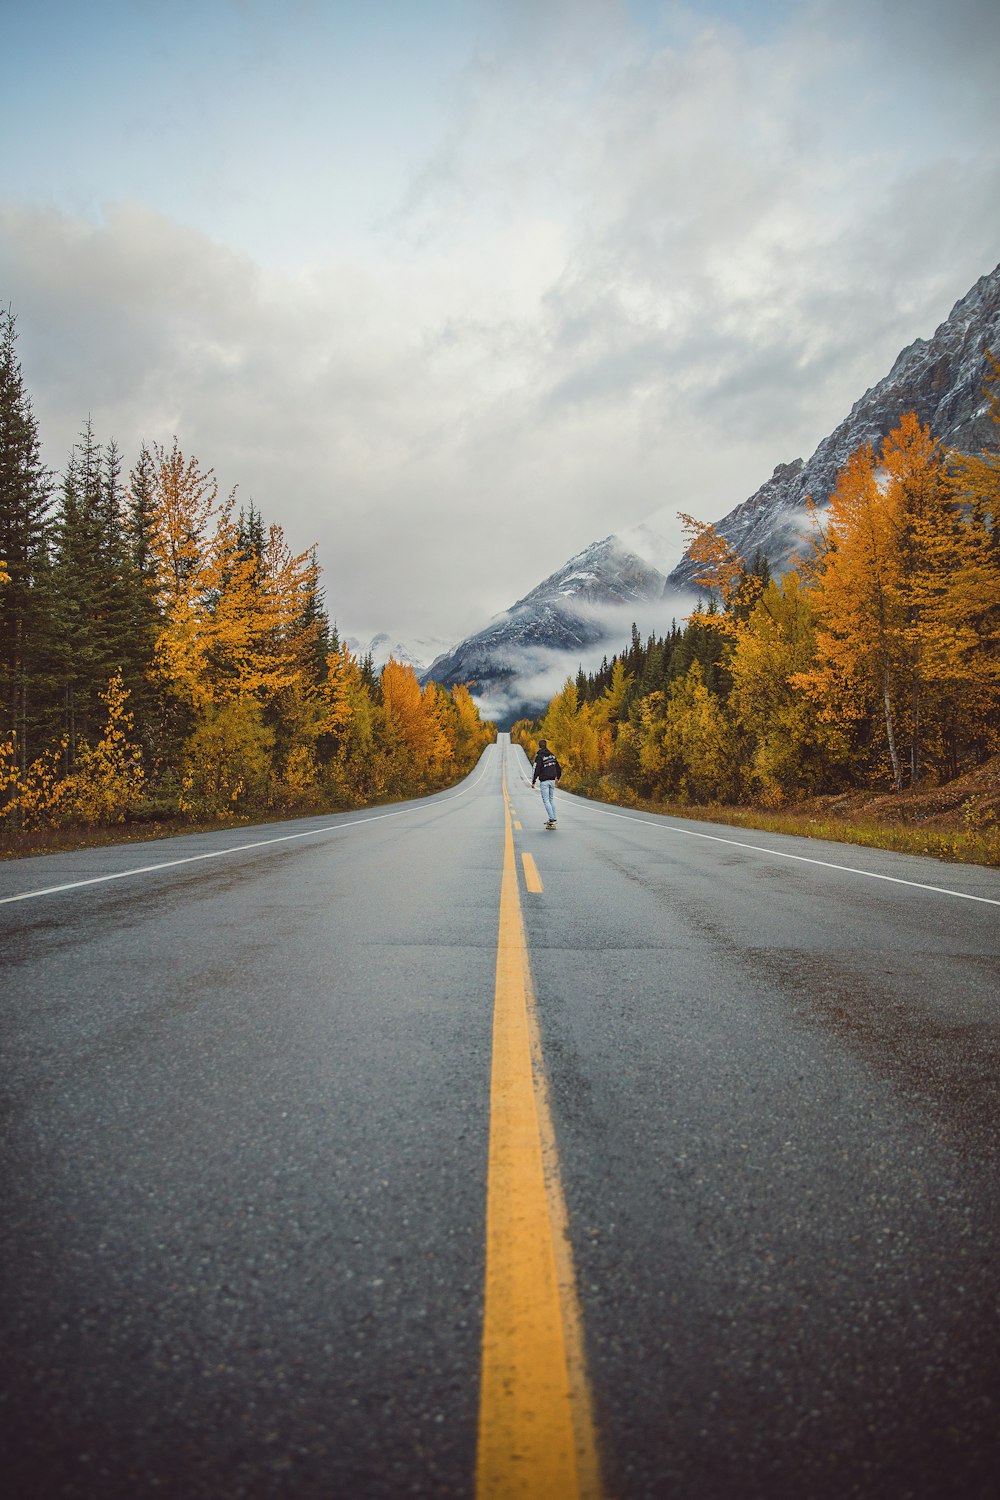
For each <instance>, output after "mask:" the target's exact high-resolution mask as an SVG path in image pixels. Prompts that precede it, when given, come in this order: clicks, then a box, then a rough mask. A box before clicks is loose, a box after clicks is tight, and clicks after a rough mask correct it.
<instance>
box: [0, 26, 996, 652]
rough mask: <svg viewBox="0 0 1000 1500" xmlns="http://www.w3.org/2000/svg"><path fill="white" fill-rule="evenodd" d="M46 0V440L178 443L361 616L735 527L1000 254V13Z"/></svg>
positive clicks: (35, 234)
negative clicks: (84, 429)
mask: <svg viewBox="0 0 1000 1500" xmlns="http://www.w3.org/2000/svg"><path fill="white" fill-rule="evenodd" d="M22 9H23V10H24V11H25V13H26V14H25V15H23V16H21V17H20V18H19V19H18V20H17V21H16V23H15V24H14V26H13V32H12V38H11V52H10V56H9V58H8V68H9V69H12V70H13V72H14V74H15V76H16V79H17V84H16V87H15V89H14V96H13V100H12V110H13V116H14V117H16V118H17V119H18V122H19V125H20V127H21V128H20V129H19V133H18V139H17V143H16V149H15V150H14V154H15V155H16V157H17V162H16V167H15V168H14V169H12V171H11V172H10V173H8V174H7V181H8V189H7V190H6V191H5V192H4V193H3V194H2V195H0V297H2V299H3V300H4V302H9V303H10V304H11V305H12V306H13V307H14V310H15V312H16V313H17V314H18V319H19V329H20V333H21V343H20V350H21V356H22V361H23V365H24V369H25V373H26V376H27V379H28V382H29V386H30V388H31V390H32V393H33V396H34V401H35V408H36V412H37V414H38V417H39V421H40V425H41V430H42V436H43V440H44V442H45V448H46V456H47V459H48V461H49V462H50V463H51V464H52V465H53V466H54V467H56V468H61V467H62V465H63V463H64V462H65V459H66V456H67V454H68V451H69V447H70V445H71V444H72V442H73V440H74V436H75V434H76V433H78V432H79V429H80V427H81V426H82V424H83V422H84V420H85V419H86V417H87V415H88V413H91V414H92V416H93V420H94V424H95V428H96V431H97V433H98V435H99V436H100V437H102V438H105V439H106V438H110V437H112V436H114V437H116V438H117V439H118V441H119V443H120V444H121V445H122V446H123V448H124V449H125V451H126V453H127V454H128V455H129V456H130V457H131V456H132V455H133V454H134V452H135V450H136V449H137V447H138V444H139V442H140V441H142V440H143V439H145V440H147V441H153V440H158V441H163V442H169V441H170V438H171V436H172V434H174V433H176V434H177V437H178V439H179V441H180V443H181V446H182V448H183V449H184V450H185V451H187V452H191V453H194V454H196V455H197V456H198V458H199V459H200V460H201V461H202V462H203V463H205V464H210V465H212V466H214V468H215V470H216V472H217V474H218V477H219V480H220V484H221V485H222V486H223V488H225V489H228V488H229V487H230V486H232V485H233V484H235V483H238V484H239V486H240V494H241V495H242V496H243V497H244V499H246V500H249V499H250V498H253V500H254V501H255V502H256V503H257V505H258V506H259V507H260V508H261V509H262V511H263V512H264V515H265V517H266V518H267V519H269V520H279V521H280V522H281V523H282V524H283V525H284V527H285V530H286V533H287V535H288V538H289V540H290V542H292V544H293V545H295V546H296V547H305V546H307V545H309V544H310V543H312V542H313V541H315V542H317V543H318V545H319V553H320V560H321V562H322V564H323V568H324V577H325V583H326V588H327V595H328V604H329V607H330V609H331V612H332V614H333V615H334V616H335V617H336V618H337V620H338V622H339V623H340V624H341V626H342V628H343V629H344V630H345V632H347V633H350V634H353V635H356V636H359V637H362V638H365V637H367V636H370V635H373V634H374V633H375V632H376V631H379V630H385V631H387V632H389V633H390V635H392V636H393V637H400V638H402V639H404V640H405V639H407V638H408V637H409V638H413V637H423V638H426V637H428V636H438V637H441V638H443V639H446V640H458V639H459V638H460V637H462V636H463V635H465V634H467V633H469V632H470V631H472V630H474V629H477V628H478V627H480V626H481V625H483V624H484V623H485V621H486V620H487V619H488V618H489V617H490V616H491V615H492V614H494V613H495V612H497V611H499V610H501V609H503V608H504V607H505V606H506V605H509V604H510V603H512V602H513V600H514V599H516V598H518V597H520V596H521V595H523V594H525V593H527V592H528V591H529V590H530V589H531V588H532V587H533V586H534V585H535V584H536V583H538V582H539V581H540V580H541V579H542V578H543V577H544V576H545V575H546V574H547V573H549V572H551V571H552V570H554V569H555V568H556V567H558V566H559V565H560V564H561V563H563V562H564V561H565V560H566V559H567V558H568V557H569V556H571V555H572V554H573V553H575V552H576V551H578V550H580V549H581V548H582V547H584V546H586V545H587V544H588V543H589V542H591V541H593V540H595V539H597V538H599V537H601V536H604V535H606V534H607V533H609V532H612V531H617V530H623V529H625V528H626V527H629V526H631V525H633V524H635V523H638V522H640V521H642V520H643V518H644V517H645V516H647V515H649V514H650V513H652V512H655V511H660V510H662V509H664V508H666V510H667V513H668V514H670V511H671V507H672V508H673V509H677V510H679V509H683V510H687V511H692V512H694V513H695V514H696V515H699V516H701V517H704V518H706V519H715V518H717V517H718V516H720V515H721V514H722V513H723V512H725V511H726V510H728V509H730V508H731V506H732V505H734V504H736V503H738V502H739V501H741V500H743V499H744V498H745V497H746V496H747V495H749V494H750V493H751V492H752V491H753V490H754V489H756V488H757V486H758V485H759V484H760V483H761V482H762V481H763V480H764V479H765V478H767V477H768V476H769V474H770V473H771V471H772V469H773V468H774V465H775V464H777V463H779V462H785V461H788V460H790V459H793V458H795V457H798V456H802V457H807V456H808V455H809V453H811V451H812V449H813V448H814V447H815V445H816V443H817V442H818V441H819V440H820V438H822V437H823V436H825V435H826V433H827V432H829V431H830V429H831V428H832V427H833V426H834V425H835V424H836V423H837V422H838V421H839V420H840V419H841V418H842V417H843V416H844V415H845V413H846V412H847V410H848V409H849V407H850V406H851V404H852V403H853V401H854V400H855V399H856V398H857V397H858V396H859V395H860V394H861V393H862V392H863V391H864V390H865V389H866V388H867V387H868V386H870V385H871V384H873V383H874V381H876V380H877V379H879V378H880V377H881V376H882V375H883V374H885V373H886V371H887V370H888V368H889V365H890V364H891V362H892V360H893V359H894V357H895V355H896V354H897V353H898V351H899V349H900V348H901V347H903V346H904V345H905V344H907V343H909V342H911V341H912V340H913V339H914V338H915V337H918V336H923V337H926V336H929V335H930V334H931V333H932V332H933V330H934V327H935V326H936V324H937V323H939V322H940V321H942V320H943V319H944V318H945V317H946V316H947V314H948V312H949V311H950V308H951V306H952V304H953V303H954V302H955V301H956V300H957V298H958V297H960V296H961V295H963V294H964V293H965V292H966V291H967V290H968V288H969V287H970V286H971V285H972V283H973V282H974V281H975V280H976V279H977V278H978V277H979V276H980V275H983V274H984V273H986V272H988V271H990V270H992V269H993V267H994V266H995V265H996V263H997V261H998V259H1000V99H998V96H1000V90H997V88H996V86H995V80H996V74H997V64H998V62H1000V7H998V6H996V4H995V3H994V0H952V3H951V4H949V6H948V7H943V6H940V5H939V4H937V3H932V0H816V3H800V4H793V3H784V4H782V3H773V4H770V5H766V4H765V5H760V4H753V5H751V4H746V3H740V0H718V3H715V4H712V3H695V4H691V5H688V6H681V5H674V4H658V3H655V0H635V3H632V4H627V3H625V0H530V3H528V0H507V3H501V0H495V3H487V0H481V3H475V0H468V3H463V0H448V3H442V4H440V5H434V4H428V5H426V6H420V7H413V6H407V5H404V4H402V3H391V0H387V3H386V4H384V5H381V6H375V7H356V6H354V5H353V4H352V5H346V4H344V5H341V4H334V3H329V4H324V3H322V0H315V3H306V0H302V3H299V4H288V5H279V4H272V3H264V0H258V3H255V0H241V3H239V4H236V3H234V4H232V5H230V4H225V3H221V0H214V3H209V4H205V5H188V6H185V5H181V6H179V7H178V6H177V5H171V6H169V7H168V6H166V5H164V6H162V7H161V6H159V5H155V4H154V5H149V6H142V7H134V6H132V7H130V6H127V5H116V4H109V5H107V6H105V7H102V6H98V7H96V20H95V24H93V25H92V26H91V27H90V29H89V30H85V29H83V27H82V25H81V24H80V21H79V17H78V16H77V12H78V11H80V10H81V8H80V7H78V6H74V5H71V4H69V3H66V4H62V3H55V0H38V3H36V5H34V6H32V7H23V8H22ZM137 12H139V13H141V16H137V14H136V13H137ZM358 12H361V14H360V15H359V14H358ZM85 14H86V15H87V16H88V17H92V16H93V12H92V11H85ZM415 15H418V16H419V21H418V20H417V19H415ZM98 58H100V60H101V74H100V79H101V82H100V84H99V85H97V87H98V88H99V92H100V97H99V100H98V102H97V104H96V105H95V106H94V107H93V108H89V109H88V108H86V107H85V104H86V101H87V98H88V96H87V94H86V91H83V92H81V91H80V79H81V77H82V78H85V79H89V82H90V84H91V95H90V98H91V99H93V88H94V86H95V73H94V66H95V64H96V61H97V59H98ZM119 79H120V80H121V84H120V87H116V80H119ZM676 541H677V549H678V552H679V550H680V545H681V540H680V533H679V530H678V532H677V534H676Z"/></svg>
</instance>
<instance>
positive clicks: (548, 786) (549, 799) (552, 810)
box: [538, 781, 556, 823]
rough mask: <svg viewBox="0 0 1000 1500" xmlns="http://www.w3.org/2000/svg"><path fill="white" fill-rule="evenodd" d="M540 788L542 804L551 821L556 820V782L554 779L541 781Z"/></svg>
mask: <svg viewBox="0 0 1000 1500" xmlns="http://www.w3.org/2000/svg"><path fill="white" fill-rule="evenodd" d="M538 787H539V790H540V791H541V794H542V806H543V807H544V808H545V815H546V817H547V818H548V820H549V822H550V823H554V822H555V820H556V795H555V794H556V784H555V782H554V781H540V782H539V783H538Z"/></svg>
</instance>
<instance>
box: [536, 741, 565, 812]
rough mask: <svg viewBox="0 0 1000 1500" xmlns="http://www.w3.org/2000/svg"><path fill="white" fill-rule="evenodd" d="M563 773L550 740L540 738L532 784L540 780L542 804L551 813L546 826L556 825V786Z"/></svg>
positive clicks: (539, 787)
mask: <svg viewBox="0 0 1000 1500" xmlns="http://www.w3.org/2000/svg"><path fill="white" fill-rule="evenodd" d="M561 775H562V766H561V765H560V764H559V762H558V761H557V760H556V758H555V756H554V755H553V754H552V751H551V750H550V749H549V746H548V741H547V740H539V741H538V753H537V754H536V756H535V767H534V775H533V776H532V778H531V785H532V786H534V784H535V782H536V781H537V782H538V789H539V791H540V792H541V794H542V806H543V807H544V808H545V811H546V812H547V813H548V815H549V816H548V822H547V823H546V824H545V826H546V828H554V827H555V826H556V798H555V788H556V783H557V782H558V780H559V778H560V776H561Z"/></svg>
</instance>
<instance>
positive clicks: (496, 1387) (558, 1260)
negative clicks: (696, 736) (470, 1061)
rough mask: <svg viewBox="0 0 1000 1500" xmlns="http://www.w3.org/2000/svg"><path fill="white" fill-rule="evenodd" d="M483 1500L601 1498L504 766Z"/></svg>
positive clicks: (479, 1462) (479, 1479)
mask: <svg viewBox="0 0 1000 1500" xmlns="http://www.w3.org/2000/svg"><path fill="white" fill-rule="evenodd" d="M503 796H504V805H505V809H506V817H505V820H504V825H505V826H504V862H503V878H502V882H501V892H500V925H499V933H498V939H497V968H496V1002H495V1006H494V1012H493V1065H492V1074H491V1080H490V1147H489V1174H488V1179H487V1193H486V1283H485V1306H484V1313H483V1351H482V1384H481V1388H480V1404H479V1438H478V1450H477V1458H476V1497H477V1500H514V1497H515V1496H516V1497H530V1500H584V1497H587V1500H597V1497H599V1496H600V1493H601V1490H600V1478H599V1470H598V1462H597V1447H596V1439H595V1436H594V1424H593V1416H592V1412H591V1401H590V1392H589V1387H588V1383H587V1378H586V1370H585V1367H584V1362H583V1339H582V1333H581V1321H580V1310H579V1303H578V1301H577V1296H576V1290H575V1278H574V1275H573V1266H572V1251H571V1249H570V1244H569V1239H568V1237H567V1233H566V1225H567V1216H566V1207H565V1202H564V1200H563V1196H562V1188H561V1185H560V1182H559V1172H558V1160H557V1156H556V1150H555V1136H554V1133H553V1130H552V1122H551V1118H550V1116H549V1112H548V1101H547V1094H546V1090H545V1086H544V1072H543V1068H542V1060H541V1049H540V1046H539V1041H538V1029H537V1023H536V1021H535V1017H534V996H533V992H532V986H531V971H530V966H529V962H528V951H527V943H526V941H525V935H524V923H523V920H522V916H521V901H520V896H519V894H518V886H517V864H516V860H515V855H514V834H513V829H512V827H511V821H512V819H511V811H510V800H509V797H508V795H507V780H506V773H505V774H504V777H503Z"/></svg>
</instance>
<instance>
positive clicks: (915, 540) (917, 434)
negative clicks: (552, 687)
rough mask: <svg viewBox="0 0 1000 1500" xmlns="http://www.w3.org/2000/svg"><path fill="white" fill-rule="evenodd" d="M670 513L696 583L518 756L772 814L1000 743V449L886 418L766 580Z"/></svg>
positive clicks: (573, 782)
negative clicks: (881, 432)
mask: <svg viewBox="0 0 1000 1500" xmlns="http://www.w3.org/2000/svg"><path fill="white" fill-rule="evenodd" d="M990 364H991V369H992V375H991V378H990V381H989V385H988V388H987V391H986V393H985V394H986V397H987V399H988V400H989V402H990V405H991V408H992V415H993V419H994V421H995V422H996V423H997V425H998V429H1000V363H998V362H997V361H996V360H995V359H993V358H992V357H991V359H990ZM998 438H1000V431H998ZM682 519H683V520H684V522H685V524H686V527H687V530H688V534H689V537H690V545H691V555H692V557H693V559H694V560H695V561H696V562H697V564H698V566H699V569H700V572H699V575H698V578H697V582H698V585H699V588H701V590H702V598H701V600H700V603H699V607H698V609H697V610H696V611H695V613H694V614H692V615H691V617H690V618H689V620H688V621H687V622H686V624H685V625H684V626H683V628H681V627H678V626H677V625H676V624H675V625H674V627H673V629H672V630H671V632H670V634H669V635H667V636H663V637H650V638H649V639H647V640H642V639H641V638H640V636H639V632H638V631H637V630H636V629H635V627H633V632H632V641H631V644H630V645H629V646H628V647H627V648H626V649H625V650H623V651H622V652H621V653H620V654H617V655H615V656H614V657H613V658H612V659H611V661H610V662H609V661H608V660H607V659H605V661H604V662H603V663H602V666H601V668H600V670H599V671H597V672H594V673H590V674H586V673H584V672H583V671H582V670H581V671H580V672H579V674H578V676H577V678H576V680H575V681H573V680H572V679H569V680H568V681H567V682H566V685H565V687H564V688H563V689H562V691H561V692H560V693H559V694H557V696H556V697H555V698H553V700H552V701H551V703H550V704H549V706H548V709H547V711H546V713H545V714H544V716H543V718H542V719H541V720H540V721H538V722H529V721H523V722H521V723H520V724H518V725H516V726H515V729H514V736H515V738H516V739H518V740H519V741H520V742H521V743H522V744H524V745H525V747H526V748H527V749H528V751H529V753H533V750H534V746H535V744H536V743H537V739H538V736H539V735H542V734H543V735H544V736H545V737H546V738H547V739H548V741H549V743H550V744H551V745H553V746H554V747H555V749H556V753H557V754H558V756H559V758H560V761H561V762H562V763H563V765H564V766H565V767H566V773H565V783H566V785H567V786H568V787H570V788H571V789H574V790H579V791H583V792H587V793H590V794H591V795H594V796H598V797H600V798H601V799H603V800H605V801H612V802H624V803H634V802H636V801H637V800H642V799H645V800H649V801H652V802H675V803H687V804H691V805H699V804H702V805H704V804H729V805H741V804H743V805H754V806H757V807H774V808H777V807H780V806H782V805H788V804H790V803H794V802H796V801H798V800H802V799H805V798H808V797H814V796H817V795H822V794H834V793H839V792H843V791H844V790H845V789H848V788H852V787H868V788H885V789H886V790H888V791H890V792H895V793H900V792H903V791H904V790H908V789H912V788H916V787H919V786H931V785H938V784H942V783H944V782H947V781H949V780H950V779H952V778H955V777H957V776H959V775H960V774H961V773H962V772H964V771H967V770H968V769H969V768H970V767H974V766H977V765H981V764H983V763H984V762H986V761H987V760H989V758H990V757H992V756H994V755H996V754H997V752H998V751H1000V455H998V454H997V453H995V452H991V451H984V452H981V453H978V454H973V455H969V454H961V453H957V452H949V451H944V450H942V448H941V447H940V445H939V444H938V443H937V442H936V441H935V440H934V438H933V437H932V436H931V434H930V432H929V430H928V429H927V428H926V427H924V426H922V425H921V424H920V422H919V421H918V420H917V418H916V417H915V416H914V415H912V414H910V415H906V416H904V417H903V418H902V419H901V420H900V422H899V424H898V426H897V427H896V428H895V430H894V431H892V432H891V433H890V434H889V436H888V437H887V438H886V439H885V441H884V442H883V443H882V445H881V447H880V448H879V450H878V451H874V450H873V449H872V448H871V446H867V447H864V448H862V449H860V450H859V451H858V452H856V453H855V454H854V455H853V456H852V457H851V458H850V460H849V461H848V462H847V464H846V465H845V466H844V468H843V470H842V471H841V473H840V475H839V477H838V482H837V486H836V489H835V492H834V494H833V496H832V497H831V499H830V502H829V505H828V506H827V507H825V508H824V509H823V510H822V511H820V510H819V509H818V508H814V510H813V515H812V531H811V536H810V538H809V541H808V544H807V545H805V546H804V547H803V549H802V555H801V556H799V557H798V558H797V559H795V560H794V562H795V565H794V566H792V567H791V568H789V570H788V571H787V572H785V573H784V574H783V576H782V577H780V578H772V577H771V575H770V570H769V568H768V566H767V563H766V561H765V560H764V559H762V558H761V557H760V556H758V557H757V558H755V559H754V560H753V561H752V562H751V563H749V564H744V563H743V562H742V561H741V559H740V558H739V557H738V556H737V555H736V553H735V552H734V551H733V550H732V548H731V547H730V546H729V545H728V544H727V543H726V541H725V539H724V538H723V537H722V536H721V535H720V534H719V533H717V532H716V530H715V529H714V528H713V527H712V526H709V525H705V524H702V523H699V522H697V521H694V520H692V519H691V518H690V517H686V516H685V517H682Z"/></svg>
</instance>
